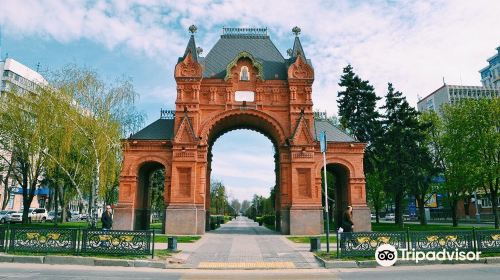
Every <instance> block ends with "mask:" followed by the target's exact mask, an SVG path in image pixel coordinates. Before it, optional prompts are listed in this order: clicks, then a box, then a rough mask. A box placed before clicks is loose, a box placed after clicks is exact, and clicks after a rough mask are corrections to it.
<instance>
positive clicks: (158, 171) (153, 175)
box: [134, 161, 165, 230]
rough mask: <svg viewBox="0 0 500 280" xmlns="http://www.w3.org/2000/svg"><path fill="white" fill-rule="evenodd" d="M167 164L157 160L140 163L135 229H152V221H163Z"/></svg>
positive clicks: (136, 194)
mask: <svg viewBox="0 0 500 280" xmlns="http://www.w3.org/2000/svg"><path fill="white" fill-rule="evenodd" d="M164 182H165V166H164V165H163V164H161V163H159V162H156V161H147V162H144V163H143V164H141V165H140V167H139V170H138V172H137V191H136V193H135V203H134V204H135V215H134V217H135V219H134V230H148V229H151V223H152V222H158V221H160V222H162V227H161V228H164V225H163V221H164V219H163V213H164V209H165V205H164V199H163V197H164V186H165V183H164Z"/></svg>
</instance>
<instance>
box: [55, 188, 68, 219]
mask: <svg viewBox="0 0 500 280" xmlns="http://www.w3.org/2000/svg"><path fill="white" fill-rule="evenodd" d="M63 184H64V183H63V182H58V183H57V186H56V188H57V189H58V196H59V197H58V199H59V205H60V206H61V211H62V212H61V223H64V222H66V218H67V215H68V213H67V211H66V208H65V207H64V206H65V205H66V201H65V200H64V188H63Z"/></svg>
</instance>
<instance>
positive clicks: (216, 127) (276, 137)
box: [205, 112, 283, 231]
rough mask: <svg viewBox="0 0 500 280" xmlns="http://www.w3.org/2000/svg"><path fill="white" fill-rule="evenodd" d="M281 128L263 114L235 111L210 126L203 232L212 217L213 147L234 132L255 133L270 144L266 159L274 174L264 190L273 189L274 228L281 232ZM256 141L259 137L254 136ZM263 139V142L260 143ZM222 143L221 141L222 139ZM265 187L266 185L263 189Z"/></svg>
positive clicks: (207, 227) (208, 226) (269, 190)
mask: <svg viewBox="0 0 500 280" xmlns="http://www.w3.org/2000/svg"><path fill="white" fill-rule="evenodd" d="M280 129H281V128H280V127H279V126H276V123H273V119H272V118H271V117H269V116H267V115H265V114H262V116H261V115H255V114H246V113H241V112H237V113H234V114H228V115H227V116H225V117H222V118H219V119H218V120H217V121H216V122H214V123H213V125H212V126H211V128H210V129H208V130H207V132H208V133H207V154H208V156H207V173H206V174H207V176H206V180H207V182H206V186H207V189H206V191H205V193H206V194H207V197H206V200H205V209H206V210H207V212H206V217H207V219H206V229H207V230H210V215H211V214H213V213H211V211H210V208H211V207H210V206H211V197H210V195H209V194H210V186H211V179H212V174H213V167H214V165H213V160H214V153H213V151H214V145H216V143H217V141H218V139H220V138H221V137H222V138H223V137H225V136H227V135H231V133H233V131H237V132H234V133H240V134H241V133H243V134H247V135H248V134H253V136H254V138H255V134H257V135H258V134H260V135H262V136H263V137H260V141H263V142H264V143H265V142H268V143H265V144H269V146H270V147H271V149H272V152H270V154H272V156H269V158H268V160H269V161H272V162H273V164H272V165H270V166H272V167H271V168H272V169H273V173H274V180H273V182H271V185H270V186H268V187H267V190H268V192H269V195H270V193H271V188H273V192H274V194H273V195H274V201H273V206H274V215H275V221H274V227H275V229H276V230H277V231H280V230H281V215H280V210H281V201H280V181H281V180H280V146H281V143H283V142H282V141H283V139H282V137H281V135H283V134H281V131H279V130H280ZM257 138H259V137H257ZM262 139H265V140H262ZM221 141H222V140H221ZM263 188H265V186H263Z"/></svg>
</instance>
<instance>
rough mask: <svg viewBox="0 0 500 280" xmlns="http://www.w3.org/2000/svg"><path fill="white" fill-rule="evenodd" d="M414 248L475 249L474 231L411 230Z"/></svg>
mask: <svg viewBox="0 0 500 280" xmlns="http://www.w3.org/2000/svg"><path fill="white" fill-rule="evenodd" d="M409 234H410V239H411V245H412V249H415V250H417V251H441V250H443V249H446V250H453V251H454V250H459V251H473V250H474V233H473V231H472V230H470V231H446V232H443V231H439V232H425V231H422V232H419V231H415V232H410V233H409Z"/></svg>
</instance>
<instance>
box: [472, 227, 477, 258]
mask: <svg viewBox="0 0 500 280" xmlns="http://www.w3.org/2000/svg"><path fill="white" fill-rule="evenodd" d="M472 247H473V248H474V253H477V235H476V227H472Z"/></svg>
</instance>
